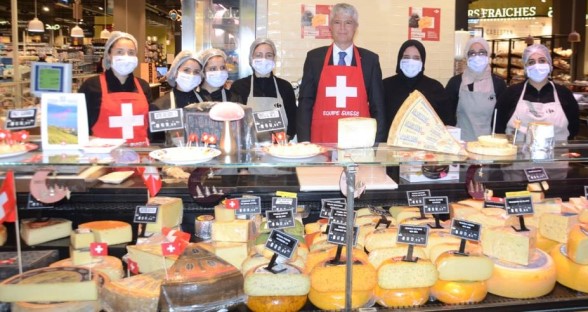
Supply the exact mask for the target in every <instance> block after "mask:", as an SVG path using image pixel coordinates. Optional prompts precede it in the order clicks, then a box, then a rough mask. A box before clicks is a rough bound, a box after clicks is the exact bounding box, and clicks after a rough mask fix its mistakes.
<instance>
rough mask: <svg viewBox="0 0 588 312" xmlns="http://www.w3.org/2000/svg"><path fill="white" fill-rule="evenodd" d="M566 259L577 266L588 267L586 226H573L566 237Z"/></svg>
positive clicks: (587, 230)
mask: <svg viewBox="0 0 588 312" xmlns="http://www.w3.org/2000/svg"><path fill="white" fill-rule="evenodd" d="M567 249H568V258H570V260H572V261H574V262H575V263H577V264H582V265H588V225H581V224H577V225H575V226H574V227H573V228H572V230H571V231H570V234H569V235H568V243H567Z"/></svg>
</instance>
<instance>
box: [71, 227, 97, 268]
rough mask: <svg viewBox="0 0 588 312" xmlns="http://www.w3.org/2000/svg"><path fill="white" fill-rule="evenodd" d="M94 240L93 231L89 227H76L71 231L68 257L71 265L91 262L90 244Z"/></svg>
mask: <svg viewBox="0 0 588 312" xmlns="http://www.w3.org/2000/svg"><path fill="white" fill-rule="evenodd" d="M94 241H95V238H94V233H92V230H90V229H77V230H74V231H72V232H71V235H70V245H69V257H70V259H71V262H72V264H73V265H84V264H88V263H92V255H91V254H90V244H92V243H93V242H94Z"/></svg>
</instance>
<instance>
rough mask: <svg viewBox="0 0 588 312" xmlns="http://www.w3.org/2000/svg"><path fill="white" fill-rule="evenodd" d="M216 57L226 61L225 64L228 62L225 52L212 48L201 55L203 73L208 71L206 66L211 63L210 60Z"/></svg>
mask: <svg viewBox="0 0 588 312" xmlns="http://www.w3.org/2000/svg"><path fill="white" fill-rule="evenodd" d="M215 56H220V57H222V58H223V59H224V60H225V62H226V61H227V55H226V54H225V52H223V51H222V50H220V49H216V48H210V49H206V50H204V51H202V52H201V53H200V55H199V59H200V60H202V63H201V64H202V71H203V72H204V71H206V64H208V61H210V59H211V58H213V57H215Z"/></svg>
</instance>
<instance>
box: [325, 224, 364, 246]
mask: <svg viewBox="0 0 588 312" xmlns="http://www.w3.org/2000/svg"><path fill="white" fill-rule="evenodd" d="M358 233H359V226H354V227H353V246H355V244H356V243H357V234H358ZM327 242H329V243H333V244H337V245H347V225H344V224H332V225H331V226H329V233H328V234H327Z"/></svg>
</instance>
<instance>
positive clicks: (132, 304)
mask: <svg viewBox="0 0 588 312" xmlns="http://www.w3.org/2000/svg"><path fill="white" fill-rule="evenodd" d="M164 278H165V271H164V270H158V271H153V272H150V273H145V274H139V275H135V276H131V277H127V278H123V279H121V280H118V281H112V282H111V283H109V284H108V285H106V286H105V287H104V288H103V289H102V292H101V294H100V297H101V298H102V305H103V308H104V310H106V311H108V312H118V311H141V312H156V311H158V308H157V307H158V303H159V292H160V287H161V282H162V281H163V279H164Z"/></svg>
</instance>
